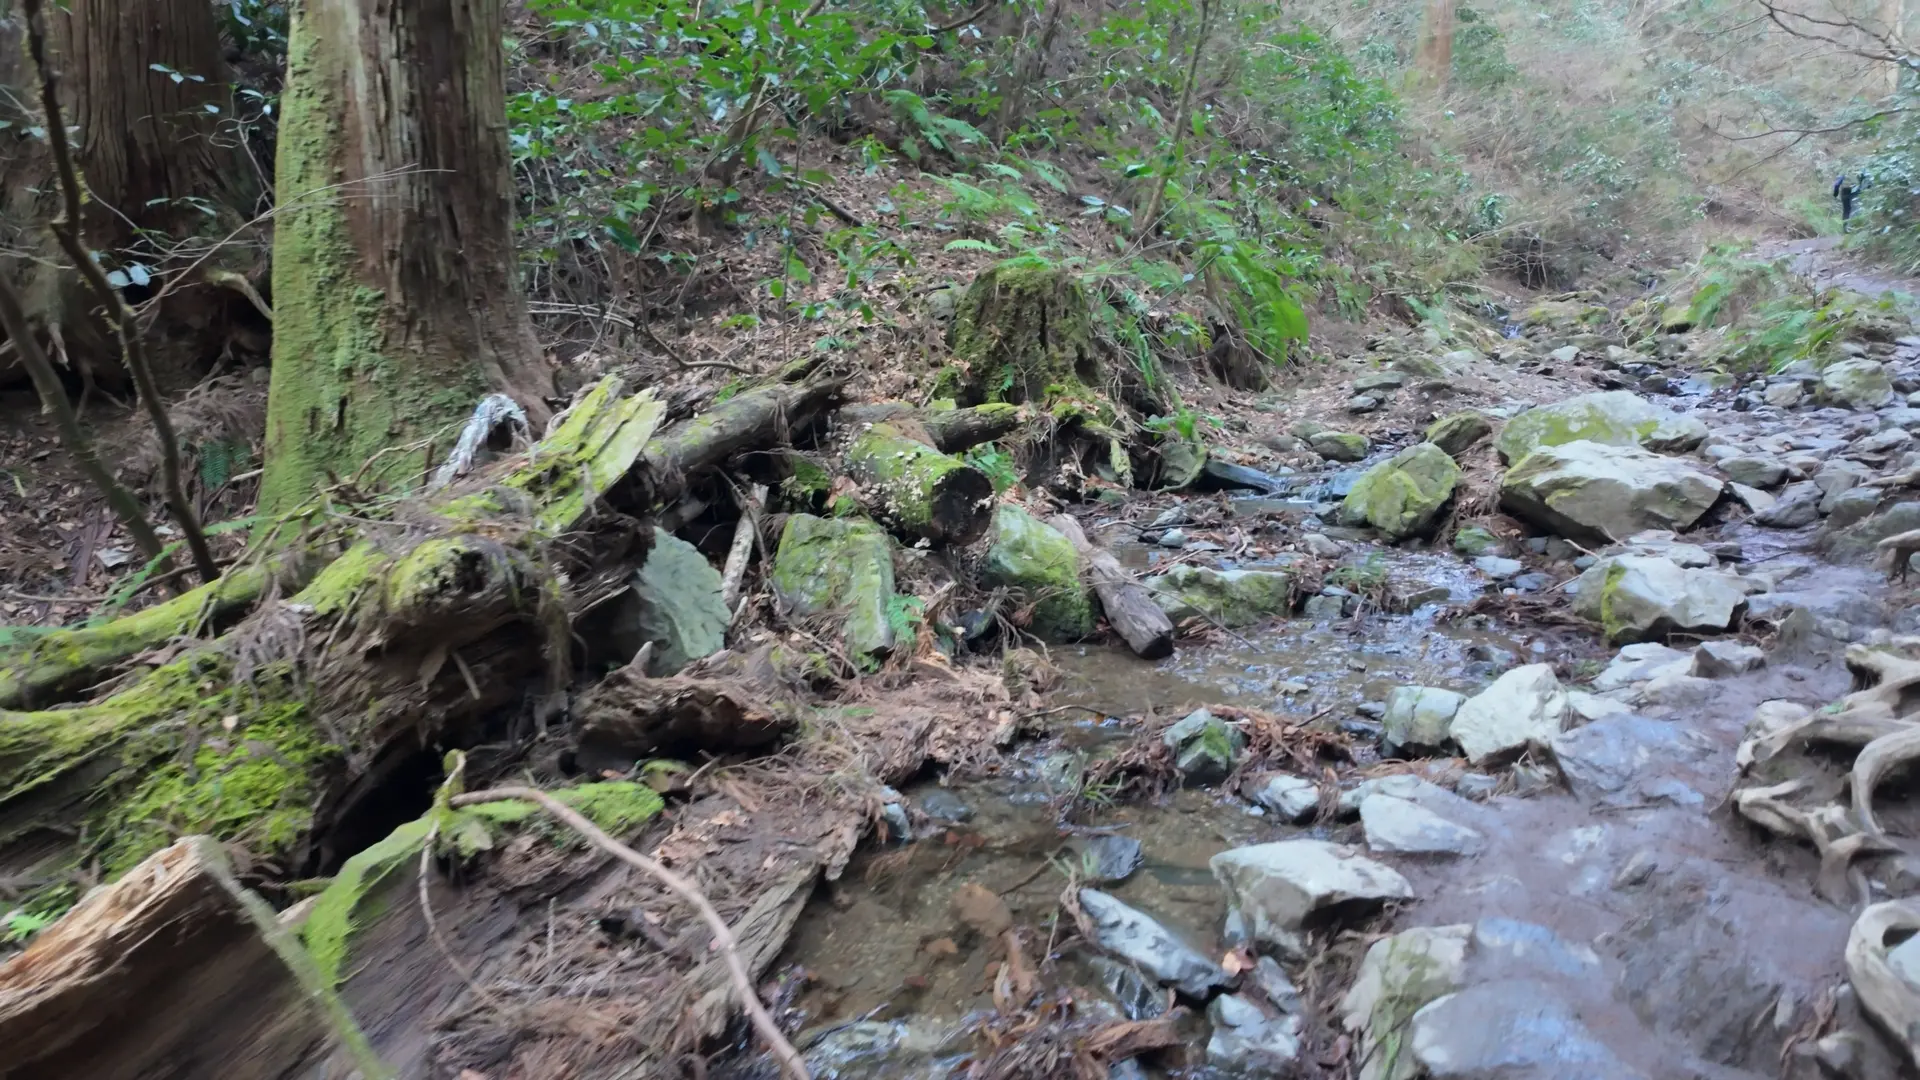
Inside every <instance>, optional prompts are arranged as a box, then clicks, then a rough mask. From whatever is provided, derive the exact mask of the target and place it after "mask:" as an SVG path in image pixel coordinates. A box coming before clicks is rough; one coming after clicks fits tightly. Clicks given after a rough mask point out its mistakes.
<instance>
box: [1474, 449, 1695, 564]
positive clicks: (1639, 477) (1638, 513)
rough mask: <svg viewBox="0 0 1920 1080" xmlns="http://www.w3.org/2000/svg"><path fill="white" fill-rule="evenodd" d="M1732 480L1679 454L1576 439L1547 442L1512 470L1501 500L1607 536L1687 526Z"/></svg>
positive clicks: (1580, 534) (1524, 512)
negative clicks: (1690, 463) (1686, 459)
mask: <svg viewBox="0 0 1920 1080" xmlns="http://www.w3.org/2000/svg"><path fill="white" fill-rule="evenodd" d="M1724 486H1725V485H1724V482H1723V481H1721V480H1720V479H1718V478H1717V477H1714V476H1710V475H1708V474H1707V473H1705V472H1702V471H1700V470H1699V469H1697V468H1694V467H1693V466H1691V465H1689V464H1687V463H1686V462H1684V461H1682V460H1680V459H1678V458H1669V457H1662V456H1660V455H1659V454H1652V453H1648V452H1647V451H1645V450H1640V449H1637V448H1635V447H1629V446H1605V445H1601V444H1599V443H1592V442H1572V443H1566V444H1564V445H1558V446H1544V447H1541V448H1540V449H1538V450H1536V451H1534V452H1533V453H1531V454H1528V455H1527V457H1526V458H1525V459H1524V460H1522V461H1521V462H1520V464H1519V465H1517V466H1515V467H1514V468H1512V469H1509V470H1508V471H1507V474H1506V476H1505V478H1503V479H1502V480H1501V483H1500V505H1501V508H1502V509H1504V510H1506V511H1507V512H1508V513H1510V514H1513V515H1515V516H1516V517H1520V518H1523V519H1525V520H1527V521H1530V522H1532V523H1533V524H1535V525H1538V526H1540V527H1542V528H1545V529H1550V530H1552V531H1554V532H1556V533H1559V534H1561V535H1565V536H1570V537H1573V538H1575V539H1583V540H1588V541H1593V542H1602V543H1604V542H1608V541H1611V540H1614V539H1617V538H1620V537H1625V536H1631V535H1633V534H1634V533H1637V532H1640V531H1642V530H1643V529H1669V530H1674V531H1679V530H1682V529H1686V528H1687V527H1689V526H1691V525H1692V524H1693V523H1694V522H1696V521H1698V520H1699V519H1700V517H1701V515H1703V514H1705V513H1706V512H1707V510H1708V509H1709V508H1711V507H1712V506H1713V504H1714V502H1715V501H1716V500H1718V499H1719V497H1720V492H1721V490H1722V488H1723V487H1724Z"/></svg>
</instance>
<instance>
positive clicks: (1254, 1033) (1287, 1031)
mask: <svg viewBox="0 0 1920 1080" xmlns="http://www.w3.org/2000/svg"><path fill="white" fill-rule="evenodd" d="M1207 1020H1208V1021H1209V1022H1210V1023H1212V1024H1213V1037H1212V1038H1210V1039H1208V1040H1207V1064H1208V1065H1210V1066H1212V1067H1213V1068H1215V1069H1219V1070H1222V1071H1224V1072H1226V1073H1227V1074H1229V1075H1238V1076H1247V1077H1268V1076H1278V1075H1282V1074H1283V1073H1286V1072H1289V1071H1291V1069H1292V1065H1293V1063H1294V1060H1295V1059H1296V1058H1298V1057H1299V1056H1300V1017H1298V1016H1294V1015H1289V1014H1285V1013H1282V1014H1281V1015H1279V1016H1268V1015H1267V1013H1266V1011H1265V1010H1263V1009H1262V1008H1261V1007H1260V1005H1259V1004H1258V1003H1257V1002H1255V1001H1253V1000H1252V999H1250V998H1247V997H1245V996H1243V995H1240V994H1222V995H1221V996H1219V997H1217V998H1214V999H1213V1001H1212V1002H1210V1003H1209V1004H1208V1005H1207Z"/></svg>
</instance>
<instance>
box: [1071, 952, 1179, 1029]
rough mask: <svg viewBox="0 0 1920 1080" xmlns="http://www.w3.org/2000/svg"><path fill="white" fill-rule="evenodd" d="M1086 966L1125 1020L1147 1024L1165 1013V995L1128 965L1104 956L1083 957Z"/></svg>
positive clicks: (1152, 982) (1139, 972)
mask: <svg viewBox="0 0 1920 1080" xmlns="http://www.w3.org/2000/svg"><path fill="white" fill-rule="evenodd" d="M1087 966H1088V967H1089V968H1091V969H1092V970H1093V973H1094V974H1095V975H1096V976H1098V977H1099V979H1100V987H1101V989H1103V990H1105V991H1106V992H1107V996H1108V997H1110V998H1112V999H1113V1003H1114V1004H1116V1005H1118V1006H1119V1007H1120V1012H1121V1014H1122V1015H1123V1016H1125V1017H1126V1018H1127V1019H1129V1020H1151V1019H1153V1018H1154V1017H1156V1016H1164V1015H1166V1011H1167V995H1166V991H1164V990H1161V989H1160V986H1159V984H1158V983H1156V982H1154V981H1153V980H1152V979H1150V978H1148V977H1147V976H1146V975H1144V974H1142V973H1141V971H1140V969H1139V968H1136V967H1134V966H1133V965H1132V964H1123V963H1120V962H1119V961H1117V960H1112V959H1109V958H1108V957H1105V956H1089V957H1087Z"/></svg>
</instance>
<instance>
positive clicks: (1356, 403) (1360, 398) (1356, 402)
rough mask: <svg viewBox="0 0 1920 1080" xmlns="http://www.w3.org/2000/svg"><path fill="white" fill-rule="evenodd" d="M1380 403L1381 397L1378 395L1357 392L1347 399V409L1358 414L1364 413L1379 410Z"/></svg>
mask: <svg viewBox="0 0 1920 1080" xmlns="http://www.w3.org/2000/svg"><path fill="white" fill-rule="evenodd" d="M1380 404H1381V402H1380V398H1379V397H1377V396H1376V395H1373V394H1356V395H1355V396H1353V397H1351V398H1348V399H1347V411H1348V412H1350V413H1353V414H1355V415H1356V416H1357V415H1360V414H1362V413H1370V412H1378V411H1379V409H1380Z"/></svg>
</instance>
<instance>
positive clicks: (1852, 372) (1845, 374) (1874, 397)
mask: <svg viewBox="0 0 1920 1080" xmlns="http://www.w3.org/2000/svg"><path fill="white" fill-rule="evenodd" d="M1818 392H1819V396H1820V399H1821V400H1822V401H1826V402H1828V403H1830V404H1834V405H1845V406H1848V407H1850V408H1855V409H1877V408H1879V407H1880V406H1882V405H1885V404H1886V403H1887V402H1889V401H1892V400H1893V378H1892V376H1890V375H1888V374H1887V368H1886V365H1885V364H1882V363H1880V362H1879V361H1878V360H1869V359H1867V358H1865V357H1853V358H1851V359H1847V360H1840V361H1836V362H1834V363H1831V364H1828V365H1827V366H1826V369H1825V370H1823V371H1821V372H1820V386H1819V391H1818Z"/></svg>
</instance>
